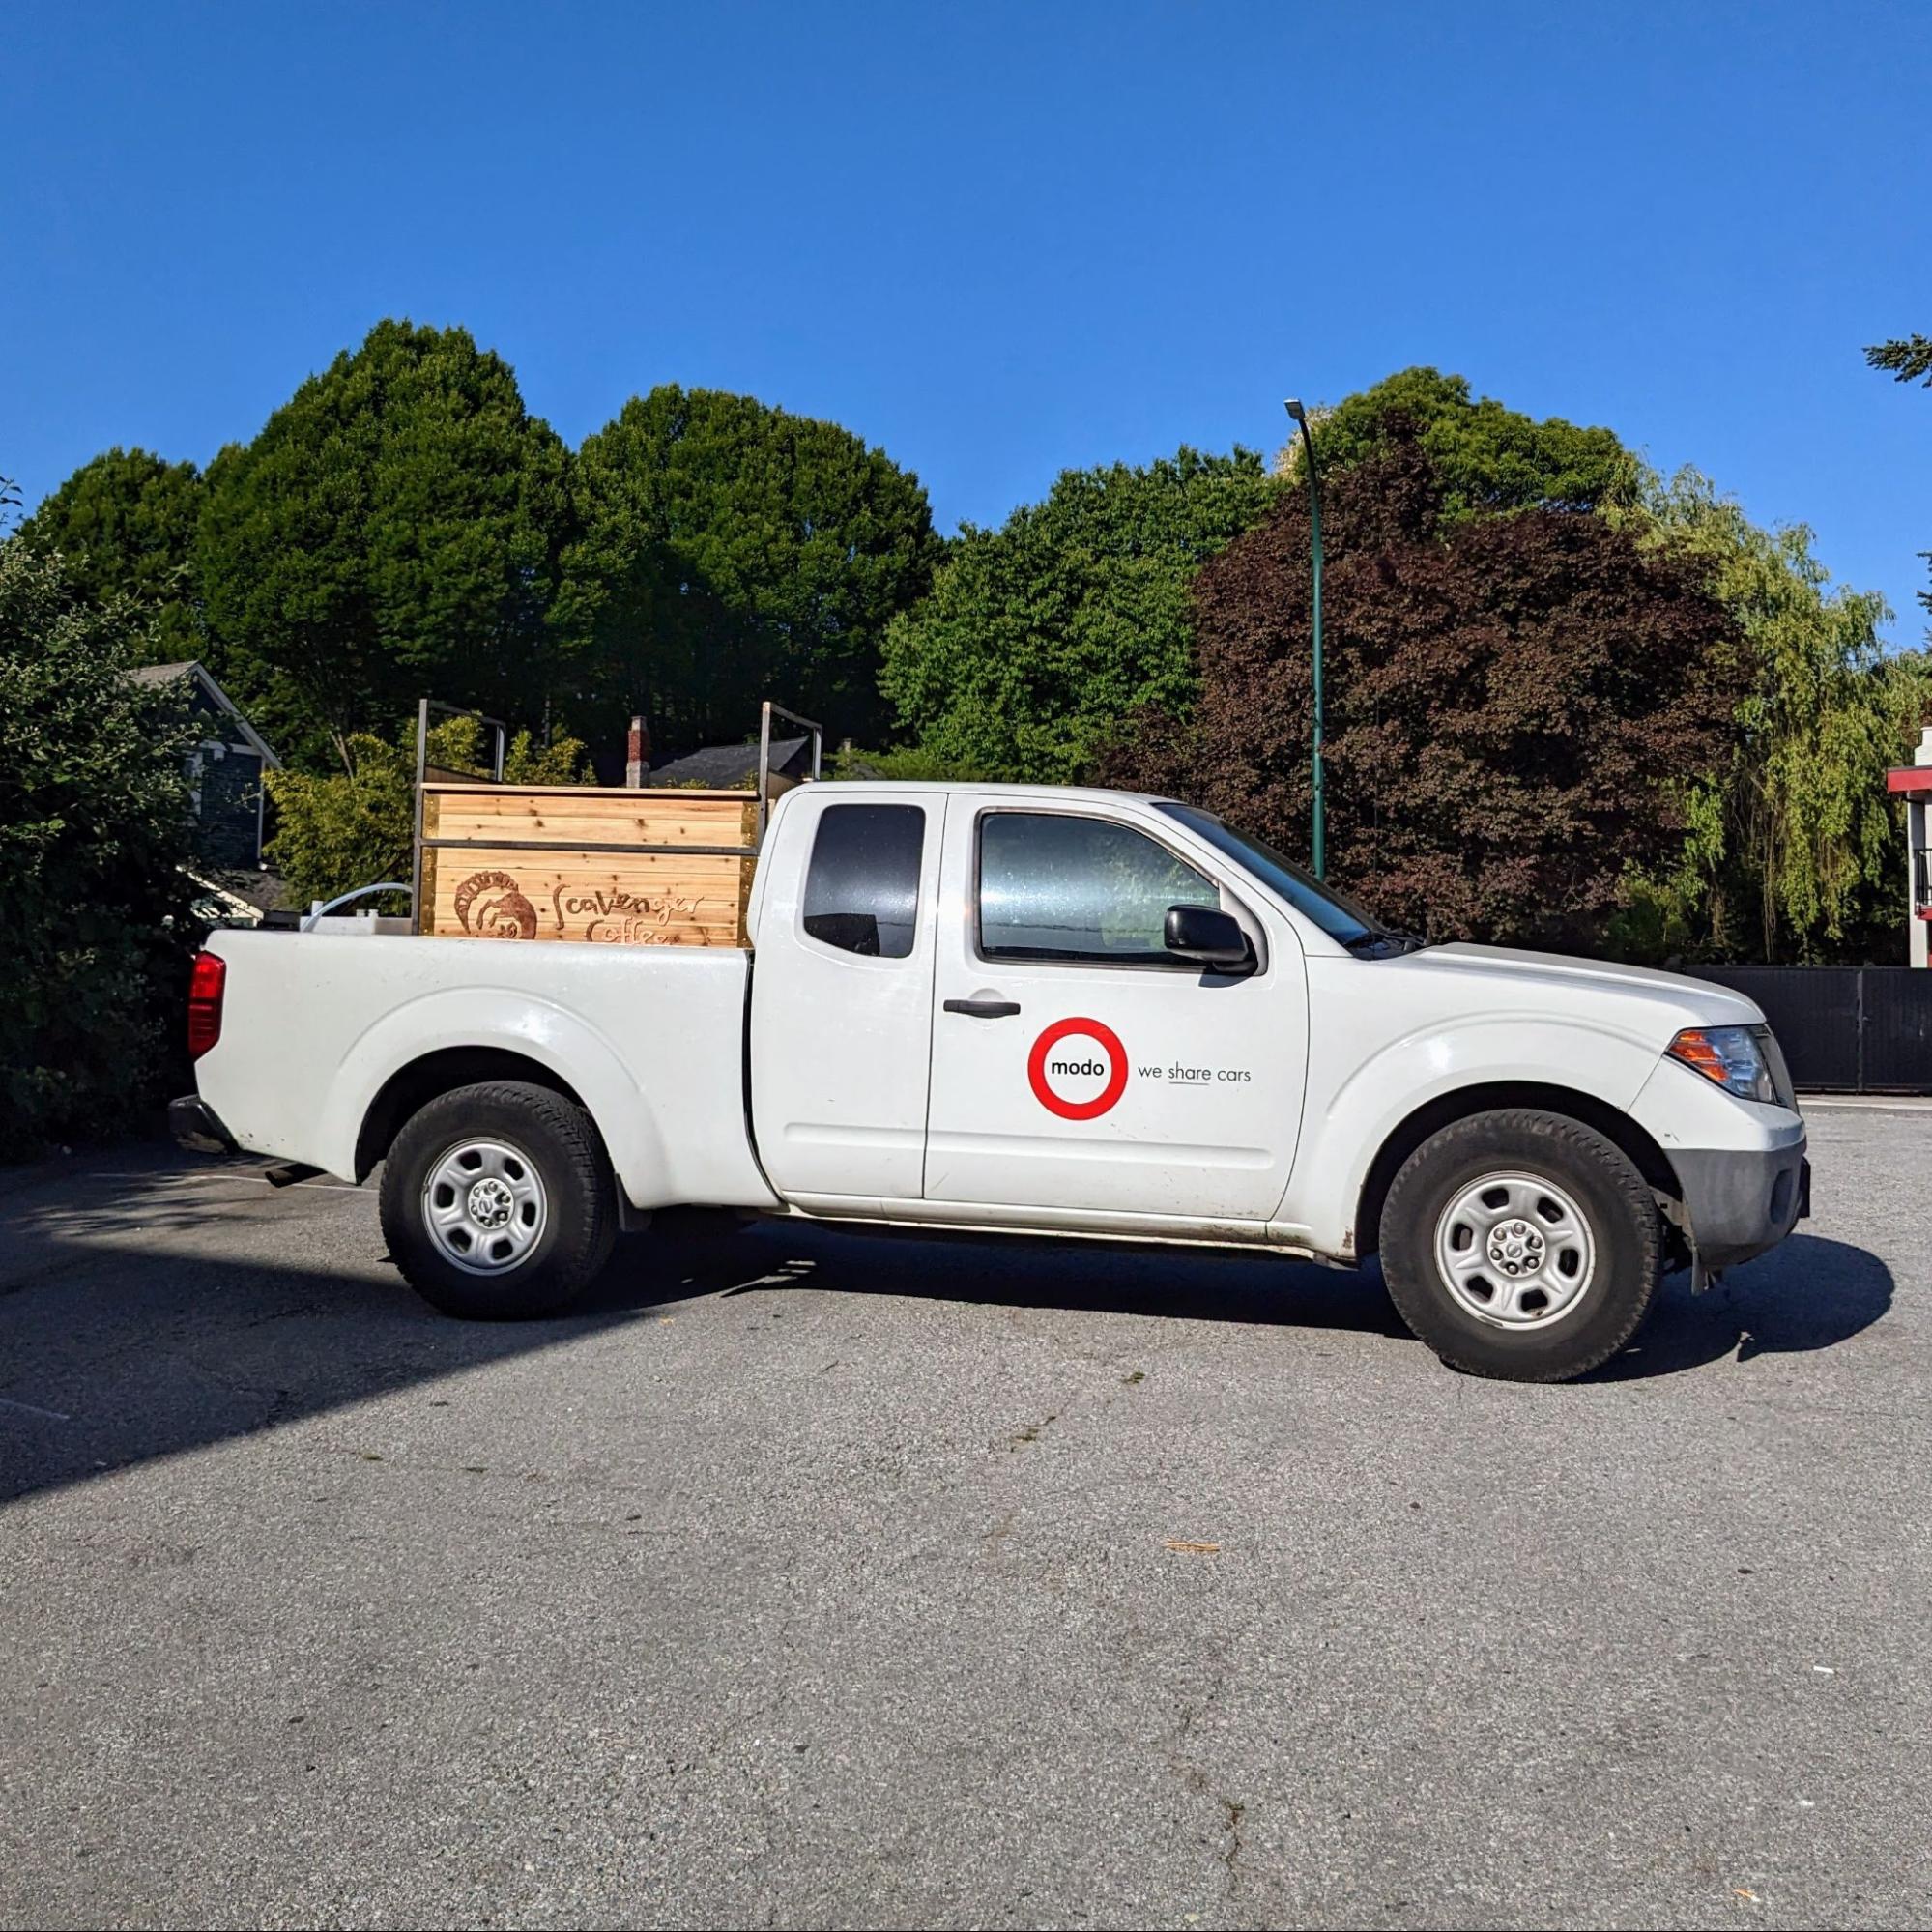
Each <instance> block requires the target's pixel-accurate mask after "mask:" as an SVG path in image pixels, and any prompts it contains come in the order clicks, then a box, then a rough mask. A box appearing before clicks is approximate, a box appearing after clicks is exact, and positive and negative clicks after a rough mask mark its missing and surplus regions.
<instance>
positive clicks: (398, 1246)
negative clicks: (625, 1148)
mask: <svg viewBox="0 0 1932 1932" xmlns="http://www.w3.org/2000/svg"><path fill="white" fill-rule="evenodd" d="M382 1219H383V1233H384V1235H385V1237H386V1238H387V1239H388V1241H389V1254H390V1255H391V1256H392V1257H393V1258H394V1260H395V1262H396V1264H397V1265H398V1266H399V1267H400V1268H401V1269H402V1272H403V1279H404V1280H405V1281H407V1282H408V1283H409V1284H410V1286H411V1287H413V1288H414V1289H415V1290H416V1291H417V1293H418V1294H419V1295H420V1296H421V1297H422V1298H423V1300H424V1301H426V1302H428V1303H429V1304H430V1305H431V1306H432V1307H434V1308H438V1309H441V1310H442V1311H443V1312H444V1313H445V1314H453V1315H460V1316H463V1317H465V1318H466V1319H470V1320H481V1321H514V1320H524V1319H528V1318H530V1317H532V1316H534V1315H545V1314H555V1313H556V1312H558V1311H559V1310H561V1309H562V1308H564V1307H565V1306H566V1305H567V1304H569V1303H570V1302H572V1301H574V1300H575V1299H576V1297H577V1296H578V1295H579V1294H580V1293H581V1292H582V1291H583V1290H584V1288H585V1287H587V1286H588V1285H589V1284H590V1283H591V1281H593V1280H594V1279H595V1277H596V1275H597V1274H598V1272H599V1270H601V1269H602V1267H603V1265H604V1263H605V1261H606V1260H608V1259H609V1258H610V1253H611V1244H612V1242H613V1240H614V1239H615V1238H616V1234H617V1209H616V1183H615V1182H614V1180H613V1178H612V1175H611V1165H610V1161H609V1158H608V1157H607V1156H606V1154H605V1152H604V1147H603V1142H602V1141H601V1140H600V1139H598V1137H597V1131H596V1129H595V1127H593V1126H592V1125H591V1118H590V1115H589V1114H587V1113H586V1112H585V1111H584V1110H583V1109H582V1108H581V1107H578V1106H577V1105H575V1103H574V1102H571V1101H568V1100H566V1099H564V1098H563V1096H562V1094H559V1093H553V1092H551V1090H550V1089H549V1088H548V1087H541V1086H533V1085H530V1084H528V1083H527V1082H525V1081H490V1082H488V1083H486V1084H482V1085H477V1086H464V1087H457V1088H455V1089H453V1090H452V1091H451V1092H448V1093H446V1094H441V1095H439V1096H438V1097H437V1098H436V1099H435V1100H432V1101H430V1102H429V1103H428V1104H427V1105H426V1106H425V1107H423V1108H421V1109H420V1110H418V1111H417V1112H416V1113H414V1114H412V1115H411V1116H410V1118H409V1119H408V1120H407V1121H405V1122H404V1123H403V1127H402V1131H401V1132H400V1133H398V1134H397V1136H396V1138H395V1141H394V1144H393V1145H392V1146H391V1147H390V1148H389V1156H388V1159H387V1160H386V1161H385V1162H384V1164H383V1183H382Z"/></svg>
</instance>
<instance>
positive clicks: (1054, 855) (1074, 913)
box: [979, 812, 1221, 966]
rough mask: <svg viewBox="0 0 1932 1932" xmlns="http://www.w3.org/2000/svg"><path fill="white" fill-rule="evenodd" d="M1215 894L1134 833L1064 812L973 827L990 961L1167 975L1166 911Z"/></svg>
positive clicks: (1002, 817) (997, 818) (1212, 899)
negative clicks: (1094, 965)
mask: <svg viewBox="0 0 1932 1932" xmlns="http://www.w3.org/2000/svg"><path fill="white" fill-rule="evenodd" d="M1220 904H1221V894H1220V892H1219V891H1218V890H1217V889H1216V887H1215V886H1214V884H1213V883H1212V881H1210V880H1208V879H1203V878H1202V877H1201V875H1200V874H1199V873H1197V871H1195V869H1194V868H1193V866H1191V865H1184V864H1183V863H1182V862H1181V861H1180V860H1179V859H1177V858H1176V857H1174V855H1173V854H1172V853H1171V852H1170V851H1168V850H1167V849H1166V847H1164V846H1159V845H1156V844H1155V843H1154V841H1153V840H1152V839H1150V838H1147V837H1145V836H1144V835H1143V834H1141V833H1139V832H1137V831H1135V830H1134V829H1133V828H1132V827H1131V826H1128V825H1120V824H1114V823H1112V822H1110V821H1109V820H1106V819H1079V818H1074V817H1071V816H1069V815H1068V814H1065V813H1061V812H989V813H988V814H987V815H986V816H985V817H984V818H983V819H981V820H980V822H979V949H980V951H981V953H982V954H984V955H985V957H986V958H988V959H995V960H997V959H1005V960H1086V961H1095V962H1103V963H1105V964H1108V965H1114V966H1172V965H1173V964H1174V958H1173V955H1172V954H1171V953H1169V952H1168V949H1167V946H1166V943H1165V939H1164V935H1165V931H1166V927H1167V922H1168V907H1169V906H1219V905H1220Z"/></svg>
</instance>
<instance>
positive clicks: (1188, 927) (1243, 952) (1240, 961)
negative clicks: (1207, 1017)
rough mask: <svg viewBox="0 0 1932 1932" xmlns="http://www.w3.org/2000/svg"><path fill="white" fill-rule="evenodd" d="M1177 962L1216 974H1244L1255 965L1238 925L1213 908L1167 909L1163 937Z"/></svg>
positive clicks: (1236, 921)
mask: <svg viewBox="0 0 1932 1932" xmlns="http://www.w3.org/2000/svg"><path fill="white" fill-rule="evenodd" d="M1163 937H1164V939H1165V941H1166V944H1167V948H1168V951H1169V952H1170V953H1172V954H1174V955H1175V957H1176V958H1178V959H1184V960H1192V961H1193V962H1194V964H1195V965H1196V966H1208V967H1211V968H1212V969H1213V970H1215V971H1216V972H1245V971H1247V970H1248V969H1249V968H1250V967H1251V966H1253V965H1254V947H1253V946H1251V945H1250V944H1249V943H1248V935H1247V934H1246V933H1244V932H1243V931H1242V930H1241V922H1240V921H1239V920H1238V919H1236V918H1235V917H1234V915H1233V914H1232V913H1230V912H1224V911H1222V910H1221V909H1220V908H1218V907H1214V906H1169V907H1168V927H1167V932H1166V933H1165V935H1164V936H1163Z"/></svg>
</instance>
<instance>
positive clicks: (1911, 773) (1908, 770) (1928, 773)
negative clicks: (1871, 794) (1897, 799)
mask: <svg viewBox="0 0 1932 1932" xmlns="http://www.w3.org/2000/svg"><path fill="white" fill-rule="evenodd" d="M1885 789H1886V790H1887V791H1888V792H1901V793H1904V794H1905V795H1906V796H1907V797H1908V798H1925V797H1932V764H1895V765H1893V766H1892V768H1891V769H1890V770H1889V771H1888V772H1887V773H1886V775H1885Z"/></svg>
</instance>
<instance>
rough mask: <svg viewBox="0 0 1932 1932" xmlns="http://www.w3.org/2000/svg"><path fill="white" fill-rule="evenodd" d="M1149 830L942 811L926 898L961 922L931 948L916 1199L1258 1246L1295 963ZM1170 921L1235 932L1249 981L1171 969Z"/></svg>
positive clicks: (1283, 1176) (1292, 1090)
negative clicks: (937, 887)
mask: <svg viewBox="0 0 1932 1932" xmlns="http://www.w3.org/2000/svg"><path fill="white" fill-rule="evenodd" d="M1152 820H1153V815H1152V814H1149V815H1148V822H1146V823H1145V824H1142V823H1141V822H1139V820H1138V819H1136V820H1134V821H1133V822H1129V820H1128V819H1127V818H1124V817H1123V818H1116V817H1111V816H1108V815H1105V814H1102V813H1097V812H1095V811H1094V810H1092V809H1091V808H1089V809H1085V810H1082V809H1081V808H1080V807H1079V806H1078V805H1074V804H1071V803H1070V804H1069V805H1068V806H1067V807H1065V808H1061V807H1057V806H1050V805H1047V804H1044V803H1043V804H1033V803H1031V802H1028V803H1027V804H1025V805H1024V807H1012V808H1009V807H1005V806H1001V805H996V804H992V803H987V804H984V805H978V804H976V801H973V800H971V799H969V798H966V797H956V798H955V799H954V800H953V802H952V814H951V821H950V822H949V826H948V832H947V840H946V856H945V868H944V874H943V879H942V890H943V893H944V903H945V904H946V905H947V906H948V907H952V906H956V905H957V906H961V907H962V908H963V912H964V916H963V917H959V918H949V919H947V920H946V921H945V922H944V925H943V928H942V930H941V932H940V935H939V942H938V962H937V984H936V987H935V1003H936V1007H937V1011H936V1013H935V1016H934V1032H933V1088H932V1105H931V1111H930V1119H929V1125H928V1129H927V1138H926V1187H925V1192H926V1198H927V1200H928V1201H929V1202H942V1201H957V1202H960V1203H962V1204H966V1203H971V1204H974V1205H979V1206H988V1205H996V1204H1010V1205H1013V1206H1022V1207H1024V1206H1032V1207H1045V1208H1065V1209H1070V1210H1075V1211H1078V1212H1080V1213H1087V1214H1100V1215H1103V1216H1116V1217H1127V1218H1128V1219H1129V1220H1130V1221H1131V1220H1132V1218H1134V1217H1138V1216H1160V1217H1168V1218H1184V1219H1190V1220H1205V1221H1215V1222H1222V1223H1244V1222H1245V1223H1253V1224H1256V1225H1257V1227H1258V1224H1261V1223H1265V1222H1266V1221H1267V1219H1268V1218H1269V1216H1270V1215H1271V1214H1272V1213H1273V1212H1274V1210H1275V1207H1276V1205H1277V1204H1278V1203H1279V1202H1280V1200H1281V1198H1282V1196H1283V1192H1284V1191H1285V1189H1286V1186H1287V1178H1288V1168H1289V1165H1290V1163H1291V1162H1292V1160H1293V1158H1294V1151H1295V1139H1296V1136H1297V1133H1298V1131H1299V1127H1300V1121H1301V1110H1302V1087H1303V1081H1304V1079H1305V1077H1306V1072H1307V1058H1308V1013H1307V1002H1308V993H1307V978H1306V974H1305V971H1304V968H1303V963H1302V955H1301V948H1300V944H1299V941H1298V940H1297V939H1296V937H1295V935H1294V931H1293V928H1292V926H1291V925H1290V923H1289V922H1288V921H1287V920H1285V919H1283V918H1282V917H1280V915H1279V914H1277V913H1275V912H1274V911H1273V909H1272V908H1257V906H1256V905H1252V904H1249V903H1247V902H1246V901H1244V900H1242V898H1241V896H1240V893H1239V890H1238V886H1237V884H1236V883H1234V882H1233V881H1229V882H1228V883H1227V884H1226V888H1224V885H1223V883H1222V881H1221V880H1220V879H1217V878H1215V877H1210V875H1209V874H1208V872H1207V871H1205V870H1204V869H1203V866H1202V862H1201V861H1200V860H1199V859H1198V858H1196V857H1192V856H1183V854H1182V852H1181V851H1180V850H1179V849H1178V847H1177V845H1175V844H1171V843H1169V842H1168V840H1167V839H1165V838H1163V837H1162V836H1161V835H1160V829H1159V827H1158V826H1157V825H1156V824H1154V823H1153V822H1152ZM1251 896H1253V895H1251ZM1183 904H1197V905H1208V906H1220V907H1222V908H1224V909H1226V910H1228V911H1231V912H1234V913H1235V914H1236V916H1237V917H1241V918H1242V919H1243V921H1244V924H1248V925H1250V926H1251V927H1252V928H1253V929H1254V931H1255V933H1256V934H1257V936H1258V937H1261V938H1262V940H1263V943H1264V947H1265V954H1266V956H1265V959H1264V962H1263V965H1262V968H1261V970H1259V971H1258V972H1255V973H1253V974H1251V975H1249V976H1247V977H1228V976H1226V975H1222V974H1213V973H1206V972H1203V971H1202V969H1201V968H1200V967H1199V966H1191V965H1188V964H1187V963H1185V962H1182V961H1178V960H1175V959H1174V958H1173V957H1172V956H1171V955H1169V954H1168V952H1167V951H1166V948H1165V946H1164V944H1163V929H1164V926H1165V923H1166V918H1167V911H1168V907H1169V906H1174V905H1183Z"/></svg>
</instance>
